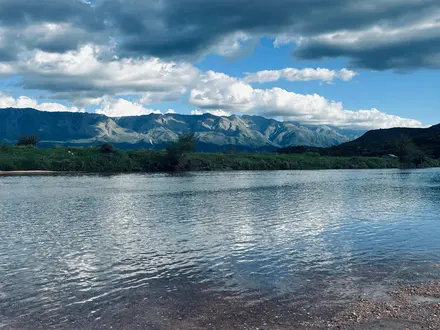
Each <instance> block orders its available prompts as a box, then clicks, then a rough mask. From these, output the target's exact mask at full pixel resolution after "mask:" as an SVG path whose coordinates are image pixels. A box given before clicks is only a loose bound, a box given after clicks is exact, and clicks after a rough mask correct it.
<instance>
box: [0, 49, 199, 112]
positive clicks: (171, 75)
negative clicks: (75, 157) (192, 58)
mask: <svg viewBox="0 0 440 330" xmlns="http://www.w3.org/2000/svg"><path fill="white" fill-rule="evenodd" d="M100 54H101V49H100V48H99V47H96V46H92V45H86V46H84V47H82V48H81V49H79V50H78V51H69V52H66V53H49V52H44V51H40V50H37V51H34V52H31V53H28V54H24V55H23V56H22V57H21V59H20V61H17V62H14V63H13V64H5V65H4V67H3V66H0V73H3V74H6V73H11V72H13V73H14V74H21V75H22V76H23V81H22V85H23V87H24V88H28V89H36V90H45V91H47V92H48V93H49V95H50V96H51V97H53V98H57V99H67V100H69V101H72V102H82V104H87V103H89V104H93V103H94V102H95V103H96V101H97V99H99V98H102V97H104V96H106V95H118V94H139V95H141V96H142V102H144V103H145V104H147V103H148V102H150V103H153V102H161V101H170V100H177V99H179V98H181V96H182V95H183V94H184V93H185V92H186V86H188V85H192V84H193V82H194V81H195V80H196V79H197V78H198V75H199V71H198V70H197V69H196V68H195V67H194V66H192V65H191V64H189V63H184V62H173V61H163V60H160V59H158V58H151V57H149V58H142V59H128V58H127V59H119V60H116V59H115V60H110V61H103V60H100Z"/></svg>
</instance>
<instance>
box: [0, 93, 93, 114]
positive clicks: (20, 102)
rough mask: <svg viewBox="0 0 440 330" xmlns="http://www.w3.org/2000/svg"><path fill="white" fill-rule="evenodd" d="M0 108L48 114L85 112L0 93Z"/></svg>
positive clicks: (79, 109) (61, 105)
mask: <svg viewBox="0 0 440 330" xmlns="http://www.w3.org/2000/svg"><path fill="white" fill-rule="evenodd" d="M0 108H33V109H36V110H41V111H50V112H85V109H84V108H77V107H68V106H65V105H63V104H59V103H53V102H42V103H39V102H38V101H37V100H34V99H31V98H30V97H27V96H19V97H17V98H14V97H12V96H8V95H6V94H2V93H0Z"/></svg>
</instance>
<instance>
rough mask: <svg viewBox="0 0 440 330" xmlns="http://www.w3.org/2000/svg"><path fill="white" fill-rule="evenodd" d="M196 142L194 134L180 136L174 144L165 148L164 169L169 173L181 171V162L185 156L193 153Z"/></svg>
mask: <svg viewBox="0 0 440 330" xmlns="http://www.w3.org/2000/svg"><path fill="white" fill-rule="evenodd" d="M195 150H196V140H195V137H194V134H183V135H180V136H179V137H178V139H177V141H175V142H171V143H169V144H168V146H167V147H166V149H165V151H166V167H167V169H168V170H169V171H180V170H182V169H183V167H182V161H183V159H184V156H185V154H187V153H190V152H195Z"/></svg>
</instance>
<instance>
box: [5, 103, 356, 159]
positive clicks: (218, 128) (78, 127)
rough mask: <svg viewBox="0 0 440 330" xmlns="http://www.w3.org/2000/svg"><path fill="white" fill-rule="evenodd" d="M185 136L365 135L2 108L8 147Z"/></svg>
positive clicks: (151, 143) (147, 142)
mask: <svg viewBox="0 0 440 330" xmlns="http://www.w3.org/2000/svg"><path fill="white" fill-rule="evenodd" d="M184 133H195V136H196V139H197V148H198V149H199V151H221V150H225V149H228V148H234V149H235V150H237V151H240V150H246V151H250V150H261V151H263V150H266V151H270V150H276V149H278V148H280V147H286V146H299V145H307V146H314V147H330V146H334V145H338V144H341V143H344V142H348V141H351V140H354V139H356V138H358V137H359V136H361V135H362V134H363V133H364V131H359V130H348V129H338V128H335V127H330V126H310V125H301V124H299V123H297V122H289V121H277V120H274V119H268V118H264V117H259V116H246V115H244V116H237V115H232V116H229V117H225V116H222V117H219V116H214V115H211V114H203V115H181V114H165V115H158V114H150V115H144V116H134V117H118V118H114V117H107V116H104V115H101V114H94V113H72V112H44V111H38V110H35V109H29V108H28V109H15V108H14V109H12V108H6V109H0V141H3V143H15V141H16V140H17V139H18V138H19V137H20V136H24V135H30V134H36V135H38V136H39V137H40V139H41V142H40V144H41V145H42V146H50V145H71V146H84V145H96V144H101V143H103V142H110V143H113V144H115V145H116V146H118V147H121V148H139V147H146V148H154V149H160V148H163V147H164V146H165V145H166V143H168V142H169V141H172V140H175V139H176V138H177V137H178V135H179V134H184Z"/></svg>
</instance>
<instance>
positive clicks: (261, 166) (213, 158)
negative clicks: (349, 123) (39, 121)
mask: <svg viewBox="0 0 440 330" xmlns="http://www.w3.org/2000/svg"><path fill="white" fill-rule="evenodd" d="M399 165H400V164H399V161H398V160H395V159H388V158H378V157H336V156H319V154H316V153H305V154H290V155H288V154H286V155H281V154H276V153H248V154H246V153H236V154H223V153H189V154H186V155H184V156H183V158H182V159H181V162H180V164H179V169H180V170H185V171H227V170H316V169H368V168H397V167H399ZM169 168H170V166H169V164H168V159H167V155H166V153H165V152H164V151H153V150H116V151H115V152H113V153H102V152H100V150H99V149H98V148H96V147H88V148H64V147H63V148H52V149H39V148H35V147H12V146H1V147H0V170H2V171H26V170H48V171H75V172H98V173H101V172H108V173H110V172H113V173H114V172H162V171H167V170H169Z"/></svg>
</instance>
